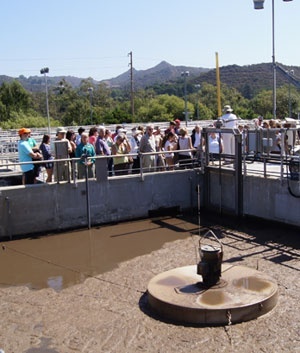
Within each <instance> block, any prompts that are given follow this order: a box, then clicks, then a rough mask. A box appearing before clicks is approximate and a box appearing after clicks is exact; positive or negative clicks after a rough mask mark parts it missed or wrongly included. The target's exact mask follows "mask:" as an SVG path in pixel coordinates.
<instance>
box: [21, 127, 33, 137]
mask: <svg viewBox="0 0 300 353" xmlns="http://www.w3.org/2000/svg"><path fill="white" fill-rule="evenodd" d="M18 133H19V136H21V135H23V134H30V133H31V130H30V129H27V128H26V127H23V128H22V129H20V130H19V131H18Z"/></svg>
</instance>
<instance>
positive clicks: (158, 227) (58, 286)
mask: <svg viewBox="0 0 300 353" xmlns="http://www.w3.org/2000/svg"><path fill="white" fill-rule="evenodd" d="M199 223H200V221H199V217H198V216H197V215H195V214H191V215H184V216H180V217H168V216H164V217H155V218H152V219H145V220H136V221H131V222H124V223H118V224H111V225H105V226H101V227H95V228H93V229H90V230H77V231H71V232H65V233H60V234H55V235H53V234H52V235H45V236H39V237H35V238H31V239H20V240H14V241H7V242H2V243H1V244H0V246H1V247H0V286H2V287H3V286H18V285H25V286H28V287H29V288H31V289H41V288H48V287H50V288H53V289H55V290H57V291H59V290H62V289H63V288H67V287H69V286H72V285H74V284H77V283H81V282H83V281H84V280H85V279H86V278H88V277H92V276H96V275H98V274H101V273H104V272H107V271H110V270H112V269H114V268H115V267H116V266H118V264H120V263H121V262H124V261H127V260H130V259H132V258H134V257H137V256H140V255H143V254H149V253H151V252H152V251H154V250H157V249H159V248H161V247H162V245H163V244H164V243H166V242H171V241H174V240H177V239H184V238H187V237H189V236H190V234H194V235H199ZM205 228H206V229H207V228H209V229H212V230H213V231H214V232H215V233H216V234H217V236H218V237H219V236H220V237H223V238H224V237H225V238H226V240H227V241H226V246H229V247H230V246H232V247H235V248H238V247H239V246H240V244H241V242H243V243H247V246H249V248H248V250H249V249H251V251H249V252H248V253H247V252H243V255H242V256H241V257H238V258H232V259H229V260H227V262H235V261H243V260H244V259H245V258H246V257H247V256H255V247H256V246H257V245H258V244H263V245H265V246H266V250H265V253H262V251H261V250H259V256H263V257H265V258H266V259H267V260H269V261H273V262H275V263H278V264H281V265H284V266H289V261H290V260H292V259H295V258H297V257H299V255H298V252H297V250H298V249H299V248H300V246H299V244H300V234H299V228H297V229H295V228H291V227H288V226H284V225H278V224H275V223H272V222H270V221H269V222H266V221H258V220H257V219H255V220H253V219H243V220H240V219H236V218H234V217H229V216H227V215H226V216H220V215H216V214H211V213H210V214H207V213H204V212H202V213H201V234H203V232H202V231H203V230H205ZM231 240H232V241H231ZM274 249H275V250H276V255H274V252H273V255H272V256H270V252H269V251H268V250H274Z"/></svg>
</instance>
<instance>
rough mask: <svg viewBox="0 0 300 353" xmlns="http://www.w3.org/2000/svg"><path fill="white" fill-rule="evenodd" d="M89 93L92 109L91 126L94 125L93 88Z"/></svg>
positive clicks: (90, 88) (89, 89)
mask: <svg viewBox="0 0 300 353" xmlns="http://www.w3.org/2000/svg"><path fill="white" fill-rule="evenodd" d="M88 91H89V93H90V109H91V125H93V91H94V88H93V87H89V88H88Z"/></svg>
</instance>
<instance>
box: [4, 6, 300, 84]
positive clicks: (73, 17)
mask: <svg viewBox="0 0 300 353" xmlns="http://www.w3.org/2000/svg"><path fill="white" fill-rule="evenodd" d="M0 9H1V11H0V45H1V50H0V75H8V76H12V77H18V76H20V75H24V76H26V77H29V76H35V75H40V69H41V68H44V67H48V68H49V76H61V75H63V76H68V75H72V76H77V77H80V78H87V77H92V78H94V79H95V80H104V79H110V78H112V77H116V76H118V75H120V74H122V73H124V72H126V71H127V70H128V69H129V56H128V54H129V52H132V58H133V67H134V68H135V69H136V70H146V69H149V68H151V67H153V66H155V65H157V64H159V63H160V62H161V61H163V60H164V61H167V62H168V63H170V64H172V65H176V66H179V65H184V66H193V67H202V68H214V67H215V66H216V55H215V53H218V58H219V66H220V67H222V66H226V65H234V64H236V65H240V66H243V65H252V64H259V63H266V62H271V61H272V0H265V4H264V9H263V10H254V6H253V0H185V1H182V0H181V1H179V0H148V1H146V0H49V1H45V0H2V1H1V5H0ZM274 10H275V21H274V24H275V59H276V61H277V62H279V63H282V64H284V65H294V66H300V41H299V34H300V26H299V15H300V0H293V1H288V2H284V1H282V0H274Z"/></svg>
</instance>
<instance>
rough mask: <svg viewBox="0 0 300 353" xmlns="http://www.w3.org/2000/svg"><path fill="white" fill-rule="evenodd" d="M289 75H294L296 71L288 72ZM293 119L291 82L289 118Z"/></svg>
mask: <svg viewBox="0 0 300 353" xmlns="http://www.w3.org/2000/svg"><path fill="white" fill-rule="evenodd" d="M288 74H289V75H294V70H289V71H288ZM291 117H292V100H291V81H289V118H291Z"/></svg>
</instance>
